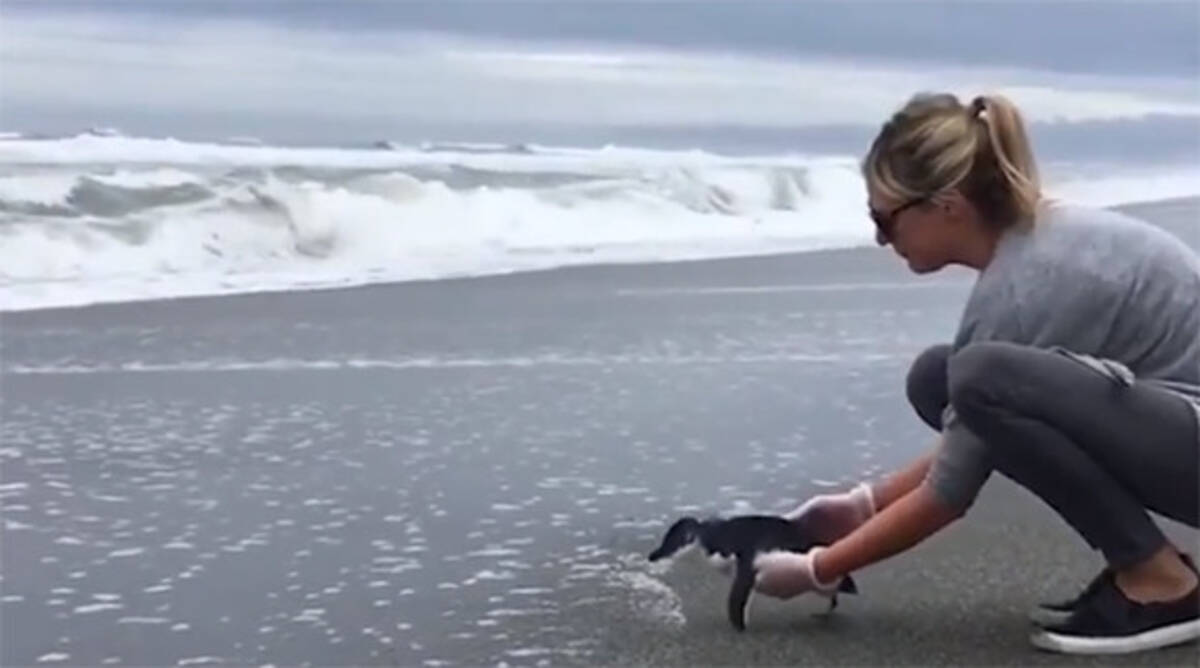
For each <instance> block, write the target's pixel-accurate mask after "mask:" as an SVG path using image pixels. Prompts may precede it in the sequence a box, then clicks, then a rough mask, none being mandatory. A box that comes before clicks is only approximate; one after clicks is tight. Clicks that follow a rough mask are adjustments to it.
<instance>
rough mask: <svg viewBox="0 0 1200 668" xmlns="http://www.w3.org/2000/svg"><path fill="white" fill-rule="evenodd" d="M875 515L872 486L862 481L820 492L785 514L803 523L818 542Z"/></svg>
mask: <svg viewBox="0 0 1200 668" xmlns="http://www.w3.org/2000/svg"><path fill="white" fill-rule="evenodd" d="M873 515H875V499H874V495H873V494H872V492H871V486H870V485H868V484H866V483H863V484H861V485H859V486H857V487H855V488H854V489H852V490H850V491H849V492H844V493H842V494H819V495H817V496H814V497H812V498H811V499H809V500H808V501H805V502H804V503H803V504H802V505H801V506H800V507H798V508H796V509H795V510H793V511H792V512H790V513H787V514H785V515H784V517H785V518H787V519H789V520H791V521H793V522H796V523H797V524H800V525H801V526H803V527H804V530H805V532H806V533H807V534H808V535H809V536H810V537H811V538H812V539H813V540H814V541H816V542H817V543H820V544H822V545H828V544H830V543H833V542H834V541H836V540H838V539H839V538H842V537H843V536H846V535H848V534H849V533H850V532H852V531H854V530H855V529H857V528H858V527H860V526H862V524H863V523H864V522H866V521H867V520H869V519H871V517H872V516H873Z"/></svg>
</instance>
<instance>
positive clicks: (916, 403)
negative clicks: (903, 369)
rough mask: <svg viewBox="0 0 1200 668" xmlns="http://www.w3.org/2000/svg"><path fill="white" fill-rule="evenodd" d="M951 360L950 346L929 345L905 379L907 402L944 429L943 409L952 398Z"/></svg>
mask: <svg viewBox="0 0 1200 668" xmlns="http://www.w3.org/2000/svg"><path fill="white" fill-rule="evenodd" d="M949 360H950V346H948V345H937V346H933V347H931V348H927V349H926V350H925V351H924V352H922V353H921V354H920V355H918V356H917V358H916V359H915V360H914V361H913V363H912V366H911V367H909V369H908V377H907V378H906V379H905V393H906V395H907V396H908V402H909V403H910V404H912V407H913V409H914V410H915V411H916V412H917V415H918V416H919V417H920V418H921V420H922V421H924V422H925V424H927V425H929V426H930V427H932V428H934V429H941V428H942V412H943V411H944V410H945V409H946V404H947V402H948V401H949V390H948V388H947V380H946V379H947V368H946V367H947V364H948V362H949Z"/></svg>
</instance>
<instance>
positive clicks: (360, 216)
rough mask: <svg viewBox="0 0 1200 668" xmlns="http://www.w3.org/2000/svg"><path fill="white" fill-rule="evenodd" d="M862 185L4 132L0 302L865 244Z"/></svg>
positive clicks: (599, 161) (785, 165) (619, 152)
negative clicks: (33, 137) (22, 135)
mask: <svg viewBox="0 0 1200 668" xmlns="http://www.w3.org/2000/svg"><path fill="white" fill-rule="evenodd" d="M281 165H287V166H289V167H288V168H287V170H281V168H280V166H281ZM364 169H369V170H374V171H372V172H371V173H365V174H364V173H363V172H362V170H364ZM231 170H233V171H231ZM288 170H291V171H288ZM306 170H307V171H306ZM339 170H340V171H339ZM1064 173H1067V174H1074V173H1077V172H1074V171H1065V172H1064ZM331 174H332V175H331ZM1048 180H1049V182H1050V184H1049V185H1050V191H1051V193H1052V194H1059V195H1062V196H1064V197H1065V198H1067V199H1071V200H1080V201H1086V202H1090V203H1094V204H1117V203H1121V202H1127V201H1142V200H1149V199H1162V198H1167V197H1177V196H1183V195H1194V194H1198V193H1200V170H1198V169H1196V168H1195V167H1186V168H1179V169H1173V170H1166V169H1159V170H1156V171H1143V172H1135V171H1130V170H1121V169H1118V168H1111V169H1109V170H1108V171H1105V172H1103V173H1091V174H1088V175H1087V176H1086V177H1075V178H1073V179H1071V180H1061V179H1060V180H1058V181H1056V180H1055V179H1054V178H1049V179H1048ZM863 192H864V188H863V183H862V179H861V177H860V175H859V172H858V166H857V159H856V158H853V157H850V156H845V157H815V156H804V155H779V156H758V157H739V158H734V157H725V156H718V155H713V154H710V153H705V152H700V151H687V152H680V151H652V150H643V149H621V148H606V149H599V150H584V149H567V148H562V149H556V148H546V147H523V148H522V150H521V151H517V152H513V151H509V152H502V151H497V152H480V151H478V150H477V149H470V150H464V149H463V147H462V146H450V147H447V149H446V150H440V151H422V150H399V151H378V150H351V149H316V148H314V149H302V148H281V147H271V146H229V145H222V144H200V143H188V142H181V141H175V140H160V139H146V138H136V137H122V136H116V137H107V136H94V135H81V136H78V137H72V138H66V139H58V140H36V141H35V140H22V139H10V140H5V141H4V142H0V204H3V205H4V208H3V209H0V310H21V309H32V308H43V307H50V306H61V305H73V304H85V303H94V302H106V301H127V300H136V299H147V298H158V297H172V296H185V295H204V294H228V293H240V292H255V291H263V290H306V289H315V288H323V287H336V286H349V285H360V284H367V283H379V282H392V281H405V280H418V279H437V278H446V277H452V276H472V275H490V274H502V273H509V272H513V271H523V270H534V269H545V268H550V267H559V266H568V265H578V264H594V263H608V262H642V261H651V262H657V261H676V260H684V259H699V258H711V257H729V256H739V255H759V254H770V253H780V252H791V251H805V250H815V249H823V248H837V247H850V246H857V245H868V244H871V243H872V241H873V236H872V235H873V227H872V225H871V223H870V221H869V220H868V219H867V216H866V215H865V203H864V200H863Z"/></svg>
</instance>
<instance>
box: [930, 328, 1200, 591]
mask: <svg viewBox="0 0 1200 668" xmlns="http://www.w3.org/2000/svg"><path fill="white" fill-rule="evenodd" d="M908 397H909V401H910V402H911V403H912V404H913V407H914V408H915V409H916V411H917V414H918V415H920V417H921V419H922V420H924V421H925V422H926V423H927V424H929V425H930V426H931V427H933V428H934V429H939V430H940V429H941V421H942V411H943V409H945V407H946V405H947V404H952V405H953V406H954V410H955V412H956V413H957V415H958V416H959V419H960V420H962V422H963V424H964V425H965V426H966V427H967V429H969V430H970V431H971V432H973V433H974V434H975V435H976V436H978V437H979V438H980V440H982V441H983V442H984V443H985V444H986V445H987V446H988V454H989V456H990V458H991V463H992V466H993V467H994V469H995V470H997V471H999V472H1000V473H1002V474H1004V475H1005V476H1007V477H1008V478H1011V479H1012V480H1013V481H1015V482H1016V483H1018V484H1020V485H1021V486H1023V487H1025V488H1026V489H1028V490H1029V491H1030V492H1032V493H1033V494H1035V495H1037V496H1038V497H1039V498H1041V499H1042V500H1043V501H1045V502H1046V503H1047V504H1049V505H1050V506H1051V507H1052V508H1054V510H1056V511H1057V512H1058V513H1059V514H1060V515H1061V516H1062V517H1063V519H1065V520H1066V521H1067V523H1068V524H1070V525H1071V526H1072V527H1074V528H1075V530H1076V531H1078V532H1079V534H1080V535H1082V536H1083V538H1084V539H1085V540H1086V541H1087V542H1088V544H1089V545H1091V546H1092V547H1093V548H1094V549H1098V550H1100V551H1101V552H1102V553H1103V554H1104V556H1105V558H1106V559H1107V561H1108V562H1109V563H1110V564H1111V565H1113V566H1114V567H1118V568H1120V567H1124V566H1128V565H1130V564H1134V563H1137V562H1139V561H1141V560H1143V559H1145V558H1146V557H1149V556H1150V555H1152V554H1154V553H1155V552H1156V551H1157V550H1159V549H1160V548H1161V547H1162V546H1163V545H1164V544H1165V543H1166V538H1165V537H1164V536H1163V534H1162V532H1161V531H1160V530H1159V528H1158V527H1157V526H1156V525H1155V524H1154V522H1153V521H1152V520H1151V519H1150V516H1149V514H1148V513H1147V512H1146V511H1147V510H1151V511H1154V512H1156V513H1158V514H1160V515H1164V516H1166V517H1170V518H1172V519H1175V520H1178V521H1180V522H1183V523H1186V524H1189V525H1191V526H1193V527H1195V526H1197V524H1198V515H1200V445H1198V443H1200V439H1198V437H1197V419H1196V413H1195V410H1194V409H1193V408H1192V407H1191V406H1190V405H1189V404H1188V403H1187V402H1186V401H1185V400H1184V399H1182V398H1181V397H1178V396H1176V395H1174V394H1171V393H1169V392H1167V391H1165V390H1162V389H1160V388H1157V387H1153V386H1150V385H1146V384H1143V383H1136V382H1135V383H1134V384H1133V385H1131V386H1127V387H1126V386H1121V385H1119V384H1116V383H1114V382H1113V380H1112V379H1110V378H1108V377H1106V376H1104V375H1103V374H1101V373H1098V372H1097V371H1096V370H1094V369H1091V368H1089V367H1088V366H1086V365H1084V364H1081V363H1079V362H1078V361H1076V360H1073V359H1071V358H1069V357H1065V356H1063V355H1061V354H1058V353H1055V352H1051V351H1047V350H1041V349H1037V348H1030V347H1026V346H1019V345H1014V344H1008V343H991V342H989V343H976V344H972V345H969V346H967V347H965V348H963V349H962V350H961V351H959V352H958V353H956V354H954V355H953V356H951V354H950V347H949V346H935V347H933V348H930V349H929V350H926V351H925V352H924V353H922V354H921V356H920V357H918V358H917V360H916V362H915V363H914V364H913V367H912V370H911V371H910V372H909V377H908Z"/></svg>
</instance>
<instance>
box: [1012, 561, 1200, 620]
mask: <svg viewBox="0 0 1200 668" xmlns="http://www.w3.org/2000/svg"><path fill="white" fill-rule="evenodd" d="M1179 558H1180V559H1182V560H1183V563H1184V564H1185V565H1187V567H1188V568H1190V569H1192V570H1193V571H1196V564H1195V562H1193V561H1192V557H1191V555H1189V554H1188V553H1187V552H1180V553H1179ZM1111 573H1112V571H1111V570H1110V569H1108V568H1105V569H1104V570H1102V571H1100V572H1099V573H1097V574H1096V577H1094V578H1092V581H1091V582H1089V583H1088V586H1087V587H1085V588H1084V590H1083V591H1081V592H1080V593H1079V594H1078V595H1077V596H1075V598H1072V599H1068V600H1065V601H1052V602H1049V603H1042V604H1039V605H1038V606H1037V607H1036V608H1034V609H1033V610H1031V611H1030V613H1029V621H1031V622H1033V623H1034V624H1037V625H1038V626H1041V627H1047V626H1058V625H1059V624H1064V623H1066V621H1067V620H1068V619H1070V618H1071V613H1072V612H1073V611H1074V610H1075V606H1077V605H1079V602H1080V601H1081V600H1083V599H1085V598H1087V597H1088V596H1090V595H1091V594H1092V592H1094V591H1096V588H1097V587H1099V586H1100V585H1101V584H1103V583H1104V580H1105V578H1107V577H1109V575H1110V574H1111Z"/></svg>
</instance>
